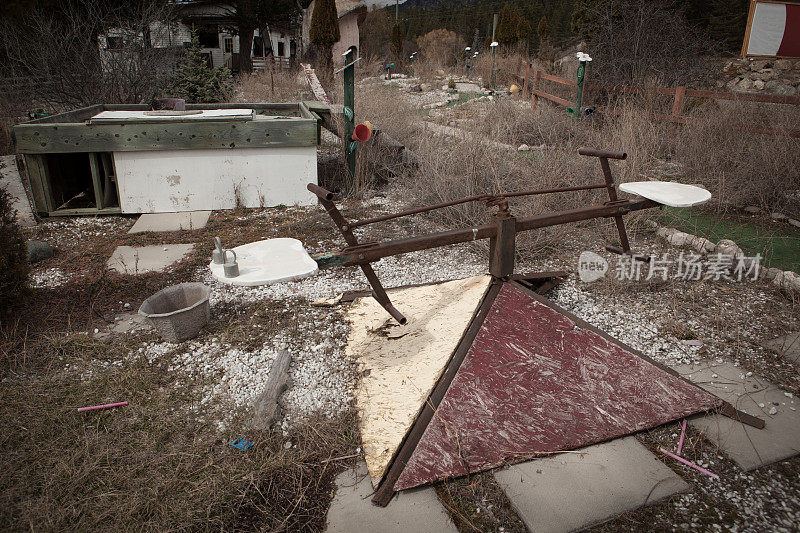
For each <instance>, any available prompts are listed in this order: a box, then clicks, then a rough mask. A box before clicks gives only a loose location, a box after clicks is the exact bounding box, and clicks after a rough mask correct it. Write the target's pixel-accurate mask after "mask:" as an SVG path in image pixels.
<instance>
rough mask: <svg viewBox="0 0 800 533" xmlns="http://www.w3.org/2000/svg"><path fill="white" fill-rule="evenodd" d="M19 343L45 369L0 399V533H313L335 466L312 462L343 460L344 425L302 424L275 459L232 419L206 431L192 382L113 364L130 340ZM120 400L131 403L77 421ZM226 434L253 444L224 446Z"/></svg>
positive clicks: (276, 449)
mask: <svg viewBox="0 0 800 533" xmlns="http://www.w3.org/2000/svg"><path fill="white" fill-rule="evenodd" d="M31 347H32V348H33V347H35V348H36V349H37V350H47V351H48V352H49V353H48V356H49V359H50V360H51V361H52V362H53V364H52V365H51V367H50V368H49V369H48V370H47V371H40V372H36V373H26V374H25V375H24V377H23V375H19V374H18V375H6V377H5V378H4V383H3V387H2V389H1V390H0V411H2V418H3V420H4V421H5V430H4V432H3V437H2V441H0V450H2V459H0V461H2V469H3V472H4V473H5V474H4V475H3V478H2V481H0V508H2V509H3V511H2V513H0V527H2V528H3V529H13V530H21V529H28V528H34V527H35V528H36V529H46V530H98V529H102V530H111V529H119V530H130V529H157V530H210V529H216V530H237V529H268V530H291V531H300V530H320V529H322V527H323V525H324V520H325V513H326V511H327V502H328V498H329V494H330V492H331V487H332V480H333V477H334V475H335V473H336V469H337V468H340V466H341V465H339V464H337V463H335V462H334V463H329V462H322V461H323V460H326V459H330V458H332V457H338V456H342V455H347V454H350V453H352V449H353V448H354V445H355V442H356V439H357V436H356V435H355V434H354V431H353V430H352V428H353V427H354V424H353V423H352V421H350V420H348V419H335V420H327V419H326V420H313V421H309V423H308V425H306V426H303V427H300V428H297V429H296V430H295V431H294V432H293V433H292V435H290V436H289V437H288V439H291V441H292V442H293V443H295V444H296V445H297V446H296V448H291V449H289V450H287V449H285V448H284V446H283V444H284V442H285V441H286V440H287V439H286V438H284V437H282V436H281V435H280V434H275V433H269V432H260V431H256V430H254V429H253V428H252V426H250V424H249V419H248V418H247V417H246V416H245V415H243V414H236V415H235V416H234V417H233V420H232V421H231V422H230V423H229V425H228V426H227V428H226V429H225V430H223V431H219V430H218V428H217V426H216V423H215V422H214V420H215V419H217V418H219V419H222V418H227V416H228V415H229V414H230V413H229V412H227V411H228V408H227V406H224V405H208V404H203V406H202V407H201V405H200V402H199V399H200V386H201V385H202V383H198V382H197V381H189V382H185V381H184V379H183V378H182V377H181V375H180V373H177V372H167V371H166V368H165V366H166V361H165V360H159V361H156V362H154V363H153V364H149V363H147V361H146V359H144V358H138V359H137V358H133V357H131V356H129V355H126V352H127V351H128V350H129V349H131V348H133V346H131V345H129V344H125V343H123V344H115V345H107V344H104V343H100V342H97V341H93V340H91V339H88V338H86V337H85V336H81V335H76V336H69V337H60V336H55V335H54V336H52V337H50V338H47V339H41V340H40V341H39V342H36V343H35V344H33V345H32V346H31ZM39 355H41V354H39ZM113 361H122V362H121V364H119V366H115V365H109V366H108V367H107V368H103V366H102V362H113ZM66 362H69V363H70V369H69V370H64V369H63V365H64V364H65V363H66ZM89 370H91V371H92V376H91V377H90V378H89V377H86V372H88V371H89ZM120 400H128V401H129V402H130V405H128V406H127V407H122V408H118V409H113V410H108V411H97V412H90V413H77V412H76V408H77V407H79V406H83V405H92V404H97V403H105V402H111V401H120ZM237 437H244V438H246V439H248V440H250V441H252V442H254V446H253V447H251V448H250V449H248V450H246V451H240V450H238V449H236V448H234V447H232V446H229V445H228V442H230V441H232V440H233V439H235V438H237Z"/></svg>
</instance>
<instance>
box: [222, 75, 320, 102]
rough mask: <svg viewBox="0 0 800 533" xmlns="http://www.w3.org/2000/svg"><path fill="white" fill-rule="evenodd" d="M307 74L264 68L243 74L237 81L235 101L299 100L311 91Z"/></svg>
mask: <svg viewBox="0 0 800 533" xmlns="http://www.w3.org/2000/svg"><path fill="white" fill-rule="evenodd" d="M310 90H311V89H309V88H308V86H307V85H306V82H305V75H304V74H303V72H302V71H297V70H278V69H275V70H264V71H260V72H254V73H252V74H242V75H240V76H239V78H238V79H237V81H236V85H235V88H234V97H233V101H235V102H299V101H300V99H301V98H300V97H301V94H302V93H303V92H310Z"/></svg>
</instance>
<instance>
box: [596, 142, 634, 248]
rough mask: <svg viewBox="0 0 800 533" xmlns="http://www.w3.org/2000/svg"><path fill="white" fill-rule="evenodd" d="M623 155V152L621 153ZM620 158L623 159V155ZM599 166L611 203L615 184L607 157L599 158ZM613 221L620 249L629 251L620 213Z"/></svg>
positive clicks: (614, 194)
mask: <svg viewBox="0 0 800 533" xmlns="http://www.w3.org/2000/svg"><path fill="white" fill-rule="evenodd" d="M622 155H623V156H624V155H625V154H622ZM622 159H625V158H624V157H623V158H622ZM600 166H601V167H602V168H603V176H605V178H606V184H607V185H608V187H607V189H608V199H609V201H610V202H611V203H614V202H617V201H618V198H617V186H616V184H615V183H614V176H612V175H611V167H610V166H609V164H608V159H607V158H605V157H601V158H600ZM614 222H616V224H617V233H619V242H620V244H621V245H622V251H623V252H625V253H628V252H630V251H631V244H630V241H628V232H627V231H626V230H625V221H624V220H622V215H616V216H615V217H614Z"/></svg>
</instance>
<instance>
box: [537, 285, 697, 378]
mask: <svg viewBox="0 0 800 533" xmlns="http://www.w3.org/2000/svg"><path fill="white" fill-rule="evenodd" d="M548 297H550V298H551V299H552V300H553V301H554V302H556V303H557V304H558V305H560V306H561V307H563V308H565V309H567V310H568V311H570V312H571V313H573V314H575V315H577V316H578V317H579V318H582V319H583V320H585V321H587V322H589V323H590V324H592V325H593V326H596V327H598V328H600V329H601V330H603V331H605V332H606V333H608V334H609V335H611V336H612V337H614V338H616V339H619V340H620V341H622V342H623V343H625V344H627V345H628V346H630V347H632V348H635V349H637V350H639V351H640V352H642V353H644V354H645V355H647V356H649V357H652V358H653V359H655V360H656V361H658V362H660V363H663V364H670V365H678V364H690V363H699V362H700V361H702V360H704V359H705V358H704V357H702V356H701V355H699V354H698V353H697V352H698V351H699V350H700V348H701V347H700V346H689V345H686V344H683V343H681V342H680V340H679V339H677V338H676V337H675V336H673V335H669V334H665V333H663V332H660V331H659V326H658V325H657V324H656V323H655V321H654V319H653V317H652V316H651V315H650V314H649V313H646V312H645V308H644V307H642V306H638V305H634V306H624V305H616V306H615V305H609V304H608V302H603V303H602V304H601V303H598V302H596V301H595V300H594V299H593V298H592V297H591V296H590V295H589V294H587V293H586V292H585V291H583V290H581V289H580V287H578V282H576V281H575V279H574V278H570V279H569V280H567V281H566V282H564V283H563V284H561V285H559V286H558V288H556V289H555V290H553V291H552V292H551V293H550V294H548Z"/></svg>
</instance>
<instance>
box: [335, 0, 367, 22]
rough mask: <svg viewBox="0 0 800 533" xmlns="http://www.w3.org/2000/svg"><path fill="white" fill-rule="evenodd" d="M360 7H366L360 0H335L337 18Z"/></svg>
mask: <svg viewBox="0 0 800 533" xmlns="http://www.w3.org/2000/svg"><path fill="white" fill-rule="evenodd" d="M362 7H363V8H366V7H367V4H365V3H364V2H363V1H362V0H336V14H337V15H339V18H342V17H343V16H345V15H347V14H348V13H352V12H353V11H355V10H357V9H360V8H362Z"/></svg>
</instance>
